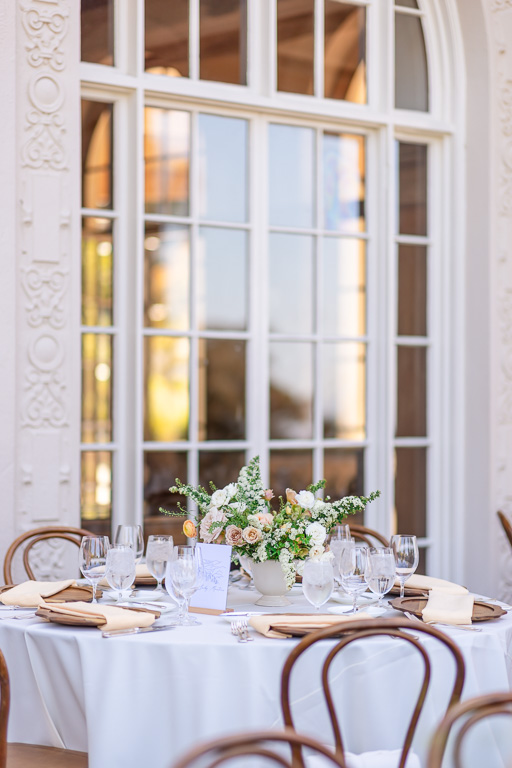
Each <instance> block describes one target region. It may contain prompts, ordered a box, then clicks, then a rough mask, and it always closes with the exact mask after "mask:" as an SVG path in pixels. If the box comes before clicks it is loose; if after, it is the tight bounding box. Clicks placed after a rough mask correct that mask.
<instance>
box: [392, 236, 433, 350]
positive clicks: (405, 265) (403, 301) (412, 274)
mask: <svg viewBox="0 0 512 768" xmlns="http://www.w3.org/2000/svg"><path fill="white" fill-rule="evenodd" d="M426 333H427V249H426V248H425V246H423V245H399V246H398V335H399V336H425V335H426Z"/></svg>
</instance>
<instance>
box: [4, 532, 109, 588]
mask: <svg viewBox="0 0 512 768" xmlns="http://www.w3.org/2000/svg"><path fill="white" fill-rule="evenodd" d="M83 536H94V534H93V533H91V532H90V531H86V530H85V528H70V527H69V526H64V525H57V526H47V527H43V528H33V529H32V530H31V531H26V533H22V534H21V536H18V538H17V539H15V540H14V541H13V542H12V544H11V546H10V547H9V549H8V550H7V553H6V555H5V560H4V584H14V581H13V576H12V566H13V559H14V557H15V555H16V554H17V553H18V550H20V549H23V566H24V568H25V571H26V574H27V577H28V578H29V579H31V580H35V579H36V576H35V575H34V571H33V569H32V567H31V565H30V553H31V551H32V548H33V547H34V546H35V545H36V544H39V542H41V541H50V540H55V539H57V540H58V539H60V540H63V541H69V542H71V543H72V544H75V545H76V546H77V547H80V542H81V541H82V537H83Z"/></svg>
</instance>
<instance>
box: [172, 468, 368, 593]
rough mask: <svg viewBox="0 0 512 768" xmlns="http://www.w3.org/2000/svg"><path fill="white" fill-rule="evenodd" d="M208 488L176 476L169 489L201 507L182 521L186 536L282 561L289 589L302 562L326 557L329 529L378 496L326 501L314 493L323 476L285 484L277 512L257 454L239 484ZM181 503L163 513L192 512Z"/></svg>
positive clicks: (320, 486)
mask: <svg viewBox="0 0 512 768" xmlns="http://www.w3.org/2000/svg"><path fill="white" fill-rule="evenodd" d="M210 486H211V493H210V492H208V491H207V490H206V489H205V488H202V487H201V486H198V487H197V488H196V487H194V486H192V485H185V484H184V483H182V482H181V481H180V480H178V479H176V485H174V486H172V487H171V488H170V489H169V490H170V492H171V493H179V494H182V495H183V496H186V497H188V498H189V499H191V500H192V501H193V502H195V504H196V505H197V508H198V514H197V516H196V518H195V520H192V519H188V520H186V521H185V523H184V525H183V530H184V533H185V535H186V536H188V537H189V538H195V537H196V536H198V538H199V540H201V541H203V542H205V543H212V542H225V543H226V544H230V545H231V546H232V547H233V551H234V553H235V554H237V555H239V556H243V555H247V556H248V557H250V558H251V559H252V560H253V561H254V562H256V563H262V562H265V561H266V560H277V561H279V563H280V564H281V568H282V570H283V574H284V576H285V580H286V584H287V586H288V587H290V586H292V585H293V583H294V582H295V574H296V571H299V572H300V570H301V568H300V566H301V564H303V561H304V560H306V559H307V558H323V557H326V556H328V553H326V552H325V546H324V543H325V539H326V536H327V534H328V533H329V531H330V530H331V528H332V527H333V526H334V525H336V523H339V522H341V521H342V520H343V519H344V518H346V517H347V516H348V515H353V514H355V513H356V512H361V511H362V510H363V509H364V508H365V506H366V505H367V504H368V503H369V502H370V501H373V500H374V499H376V498H377V496H379V495H380V491H375V492H373V493H371V494H370V495H369V496H368V497H366V496H345V497H344V498H342V499H338V500H337V501H331V499H330V498H329V497H326V498H325V500H324V499H321V498H318V497H317V495H316V494H317V493H318V491H320V490H321V489H323V488H324V487H325V480H320V481H319V482H317V483H315V484H314V485H309V486H308V487H307V488H306V489H305V490H302V491H299V492H298V493H296V492H295V491H293V490H291V489H290V488H287V490H286V499H283V498H282V497H279V509H278V510H276V511H274V510H273V509H272V507H271V503H270V502H271V500H272V499H273V498H274V494H273V492H272V490H270V489H268V488H265V486H264V485H263V483H262V480H261V472H260V464H259V457H258V456H256V457H255V458H253V459H252V460H251V461H250V462H249V464H248V465H247V466H245V467H242V469H241V470H240V473H239V476H238V481H237V482H236V483H230V484H229V485H226V487H225V488H216V487H215V486H214V485H213V483H211V484H210ZM178 507H179V509H180V512H179V513H176V512H169V511H168V510H165V509H161V510H160V511H161V512H163V513H164V514H168V515H173V516H175V515H177V514H178V515H180V516H182V515H188V511H187V509H186V508H184V507H182V506H181V505H180V504H178Z"/></svg>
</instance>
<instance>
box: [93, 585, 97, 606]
mask: <svg viewBox="0 0 512 768" xmlns="http://www.w3.org/2000/svg"><path fill="white" fill-rule="evenodd" d="M97 589H98V584H97V583H96V582H95V581H93V583H92V602H93V603H97V602H98V601H97V600H96V590H97Z"/></svg>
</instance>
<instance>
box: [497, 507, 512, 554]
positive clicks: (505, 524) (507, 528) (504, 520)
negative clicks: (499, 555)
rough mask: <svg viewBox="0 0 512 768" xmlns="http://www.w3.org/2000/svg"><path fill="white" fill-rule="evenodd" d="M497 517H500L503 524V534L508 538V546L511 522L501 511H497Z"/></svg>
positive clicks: (510, 535)
mask: <svg viewBox="0 0 512 768" xmlns="http://www.w3.org/2000/svg"><path fill="white" fill-rule="evenodd" d="M498 517H499V519H500V523H501V525H502V526H503V530H504V531H505V535H506V537H507V539H508V542H509V544H510V546H512V524H511V523H510V521H509V519H508V517H507V516H506V515H505V514H504V513H503V512H501V511H499V512H498Z"/></svg>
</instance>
